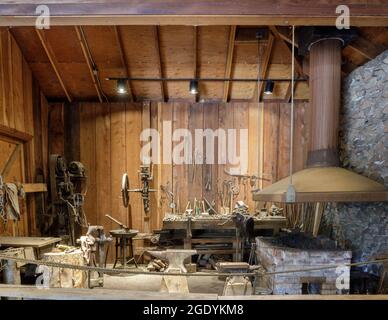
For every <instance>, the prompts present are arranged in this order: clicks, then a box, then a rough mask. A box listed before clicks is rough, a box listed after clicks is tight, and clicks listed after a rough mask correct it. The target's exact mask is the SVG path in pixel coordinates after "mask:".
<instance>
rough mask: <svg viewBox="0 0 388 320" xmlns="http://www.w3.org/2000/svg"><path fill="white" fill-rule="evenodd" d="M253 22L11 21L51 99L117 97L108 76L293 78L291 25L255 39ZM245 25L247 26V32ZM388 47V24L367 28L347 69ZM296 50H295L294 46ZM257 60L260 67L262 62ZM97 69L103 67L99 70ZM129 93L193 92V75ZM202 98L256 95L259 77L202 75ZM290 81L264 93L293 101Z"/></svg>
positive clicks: (347, 54) (301, 88)
mask: <svg viewBox="0 0 388 320" xmlns="http://www.w3.org/2000/svg"><path fill="white" fill-rule="evenodd" d="M246 28H251V29H252V28H253V27H234V26H198V27H193V26H83V27H74V26H54V27H51V29H49V30H36V29H35V28H34V27H13V28H11V29H10V31H11V34H12V36H13V37H14V38H15V39H16V41H17V42H18V44H19V46H20V48H21V50H22V52H23V54H24V56H25V58H26V60H27V62H28V63H29V65H30V66H31V69H32V71H33V73H34V75H35V78H36V79H37V80H38V82H39V83H40V85H41V87H42V90H43V91H44V93H45V95H46V96H47V98H48V99H50V100H66V99H67V100H69V101H85V100H89V101H96V100H100V101H107V100H108V101H117V100H119V99H122V97H119V96H118V94H117V92H116V83H115V81H107V80H105V78H106V77H128V76H130V77H150V78H160V77H167V78H194V77H199V78H229V77H231V78H257V77H258V76H259V72H260V76H261V77H262V78H278V79H290V76H291V46H290V29H289V28H288V27H274V26H271V27H268V29H269V32H268V37H266V39H265V40H261V41H260V42H258V41H257V40H254V39H252V38H249V37H246V36H244V34H245V35H246V34H247V33H248V34H249V30H247V29H246ZM244 31H245V32H244ZM387 48H388V30H387V28H385V27H362V28H360V37H359V38H358V39H357V40H356V41H354V42H353V43H352V44H351V45H349V46H348V47H346V48H344V49H343V62H344V64H343V72H344V75H345V74H347V73H349V72H350V71H352V70H353V69H355V68H356V67H357V66H359V65H362V64H364V63H365V62H367V61H368V60H370V59H373V58H374V57H375V56H377V55H378V54H379V53H381V52H382V51H384V50H386V49H387ZM296 52H297V51H296ZM304 60H305V61H303V59H302V58H301V57H299V56H296V58H295V66H296V69H295V71H296V75H297V76H308V59H304ZM259 64H260V67H259ZM93 70H98V73H97V74H96V73H94V72H93ZM129 86H130V90H129V94H128V95H127V97H126V98H125V99H129V100H134V101H142V100H162V101H168V100H175V99H189V100H192V101H194V99H195V98H194V96H192V95H190V94H189V91H188V86H189V84H188V82H164V83H162V82H149V81H131V82H130V83H129ZM199 89H200V93H199V95H198V97H197V98H196V99H197V101H229V100H249V101H256V100H257V90H259V91H260V92H262V86H261V85H259V88H257V86H256V85H255V83H250V82H231V83H230V84H229V83H228V82H200V88H199ZM290 95H291V87H290V83H289V82H288V81H286V82H276V83H275V88H274V94H273V95H264V96H263V95H262V94H261V98H263V99H272V100H281V101H288V100H289V99H290ZM295 97H296V99H300V100H307V99H308V97H309V89H308V84H307V83H306V82H298V83H297V85H296V90H295Z"/></svg>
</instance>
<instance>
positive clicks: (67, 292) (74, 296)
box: [0, 285, 388, 300]
mask: <svg viewBox="0 0 388 320" xmlns="http://www.w3.org/2000/svg"><path fill="white" fill-rule="evenodd" d="M0 297H10V298H29V299H45V300H46V299H47V300H388V295H257V296H233V297H232V296H230V297H225V296H219V295H217V294H203V293H192V294H178V293H174V294H172V293H170V294H166V293H162V292H146V291H128V290H113V289H70V288H69V289H65V288H50V289H39V288H36V287H35V286H15V285H0Z"/></svg>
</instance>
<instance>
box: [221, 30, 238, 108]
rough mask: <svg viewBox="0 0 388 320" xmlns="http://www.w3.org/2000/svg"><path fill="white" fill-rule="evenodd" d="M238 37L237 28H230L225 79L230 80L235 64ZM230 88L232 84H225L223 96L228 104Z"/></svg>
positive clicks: (226, 82)
mask: <svg viewBox="0 0 388 320" xmlns="http://www.w3.org/2000/svg"><path fill="white" fill-rule="evenodd" d="M235 37H236V26H230V31H229V42H228V52H227V55H226V67H225V78H230V76H231V73H232V64H233V52H234V39H235ZM229 88H230V82H229V81H225V82H224V92H223V96H222V101H223V102H228V99H229Z"/></svg>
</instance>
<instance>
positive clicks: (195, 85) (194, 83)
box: [189, 80, 198, 94]
mask: <svg viewBox="0 0 388 320" xmlns="http://www.w3.org/2000/svg"><path fill="white" fill-rule="evenodd" d="M189 91H190V93H191V94H198V81H197V80H190V88H189Z"/></svg>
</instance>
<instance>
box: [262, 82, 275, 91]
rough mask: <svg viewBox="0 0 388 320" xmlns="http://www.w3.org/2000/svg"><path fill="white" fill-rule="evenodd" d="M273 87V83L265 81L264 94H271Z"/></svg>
mask: <svg viewBox="0 0 388 320" xmlns="http://www.w3.org/2000/svg"><path fill="white" fill-rule="evenodd" d="M274 85H275V83H274V82H273V81H270V80H267V81H265V88H264V93H265V94H272V92H273V87H274Z"/></svg>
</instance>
